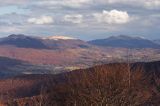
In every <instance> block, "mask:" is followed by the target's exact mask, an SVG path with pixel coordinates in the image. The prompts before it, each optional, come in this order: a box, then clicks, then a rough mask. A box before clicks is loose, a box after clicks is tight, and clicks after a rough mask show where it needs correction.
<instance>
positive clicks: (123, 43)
mask: <svg viewBox="0 0 160 106" xmlns="http://www.w3.org/2000/svg"><path fill="white" fill-rule="evenodd" d="M88 43H90V44H93V45H96V46H102V47H106V46H108V47H118V48H160V45H159V44H157V43H155V42H153V41H151V40H148V39H144V38H141V37H129V36H125V35H120V36H111V37H109V38H106V39H97V40H92V41H89V42H88Z"/></svg>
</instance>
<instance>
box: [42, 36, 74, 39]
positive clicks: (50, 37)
mask: <svg viewBox="0 0 160 106" xmlns="http://www.w3.org/2000/svg"><path fill="white" fill-rule="evenodd" d="M43 39H49V40H74V39H76V38H72V37H68V36H49V37H45V38H43Z"/></svg>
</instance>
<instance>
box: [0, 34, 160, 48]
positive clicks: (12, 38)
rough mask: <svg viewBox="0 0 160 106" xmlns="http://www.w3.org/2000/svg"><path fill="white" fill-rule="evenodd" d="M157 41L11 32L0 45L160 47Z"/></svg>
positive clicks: (0, 40)
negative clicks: (41, 35) (86, 38)
mask: <svg viewBox="0 0 160 106" xmlns="http://www.w3.org/2000/svg"><path fill="white" fill-rule="evenodd" d="M158 42H159V41H158V40H157V41H152V40H148V39H144V38H142V37H130V36H126V35H120V36H111V37H108V38H106V39H96V40H92V41H88V42H85V41H83V40H80V39H76V38H72V37H67V36H50V37H32V36H26V35H23V34H18V35H16V34H12V35H9V36H8V37H5V38H0V45H12V46H16V47H20V48H33V49H67V48H90V47H93V46H98V47H113V48H160V43H158Z"/></svg>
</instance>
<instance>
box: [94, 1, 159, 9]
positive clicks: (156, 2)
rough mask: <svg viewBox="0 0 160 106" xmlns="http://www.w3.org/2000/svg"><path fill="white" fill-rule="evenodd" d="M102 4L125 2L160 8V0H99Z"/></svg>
mask: <svg viewBox="0 0 160 106" xmlns="http://www.w3.org/2000/svg"><path fill="white" fill-rule="evenodd" d="M94 1H95V2H96V0H94ZM99 2H100V3H101V4H125V5H131V6H141V7H144V8H147V9H157V8H160V0H99Z"/></svg>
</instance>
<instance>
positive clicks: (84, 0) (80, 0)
mask: <svg viewBox="0 0 160 106" xmlns="http://www.w3.org/2000/svg"><path fill="white" fill-rule="evenodd" d="M91 2H92V0H45V1H39V2H36V3H37V4H38V5H46V6H57V5H58V6H66V7H72V8H79V7H81V6H83V5H86V4H89V3H91Z"/></svg>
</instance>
